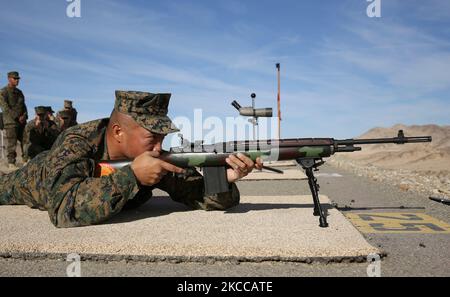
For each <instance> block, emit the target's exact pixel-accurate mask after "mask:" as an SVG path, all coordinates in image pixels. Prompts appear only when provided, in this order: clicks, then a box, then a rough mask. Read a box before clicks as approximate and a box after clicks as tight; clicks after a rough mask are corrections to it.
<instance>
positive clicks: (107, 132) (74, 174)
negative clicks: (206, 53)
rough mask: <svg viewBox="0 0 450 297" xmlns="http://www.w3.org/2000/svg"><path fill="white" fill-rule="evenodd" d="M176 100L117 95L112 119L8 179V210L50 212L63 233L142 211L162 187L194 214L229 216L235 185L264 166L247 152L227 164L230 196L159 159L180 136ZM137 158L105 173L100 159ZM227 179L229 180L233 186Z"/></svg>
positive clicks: (90, 126)
mask: <svg viewBox="0 0 450 297" xmlns="http://www.w3.org/2000/svg"><path fill="white" fill-rule="evenodd" d="M169 100H170V94H152V93H147V92H135V91H116V101H115V107H114V110H113V111H112V113H111V116H110V117H109V118H104V119H100V120H95V121H91V122H87V123H83V124H80V125H77V126H74V127H71V128H69V129H67V130H65V131H64V132H63V133H62V134H61V135H60V136H59V137H58V139H57V140H56V142H55V143H54V144H53V147H52V148H51V150H49V151H45V152H42V153H40V154H39V155H37V156H36V157H35V158H34V159H32V160H31V161H30V162H28V163H27V165H25V166H24V167H22V168H21V169H19V170H16V171H15V172H12V173H9V174H5V175H2V176H0V205H13V204H22V205H23V204H26V205H28V206H30V207H33V208H39V209H41V210H45V211H47V212H48V214H49V217H50V220H51V222H52V223H53V224H54V225H55V226H56V227H77V226H86V225H92V224H99V223H101V222H104V221H106V220H108V219H110V218H111V217H113V216H114V215H115V214H117V213H119V212H120V211H121V210H122V209H124V208H132V207H137V206H139V205H141V204H143V203H145V202H146V201H148V200H149V199H150V198H151V197H152V190H153V189H155V188H158V189H161V190H163V191H166V192H167V193H168V194H169V195H170V197H171V198H172V199H173V200H175V201H177V202H181V203H183V204H185V205H187V206H189V207H190V208H193V209H204V210H224V209H227V208H230V207H233V206H235V205H237V204H238V203H239V199H240V195H239V191H238V188H237V186H236V184H235V182H236V181H237V180H239V179H240V178H242V177H244V176H246V175H247V174H248V173H249V172H251V171H252V170H253V169H254V168H255V167H256V168H258V169H261V168H262V165H263V164H262V162H261V160H260V159H257V161H256V163H254V162H253V161H252V160H251V159H250V158H248V157H247V156H245V155H243V154H237V155H230V156H229V157H228V158H227V160H226V161H227V164H228V166H229V168H228V169H227V170H226V176H223V179H224V180H223V181H222V182H224V183H225V185H228V187H227V191H225V192H221V193H215V194H209V193H208V194H207V193H206V192H205V186H204V180H203V176H202V175H201V174H200V173H199V172H198V171H196V170H195V169H194V168H191V170H185V169H183V168H179V167H177V166H175V165H173V164H170V163H167V162H165V161H163V160H161V159H159V158H158V157H159V156H160V153H161V152H162V142H163V140H164V137H165V136H166V135H167V134H169V133H172V132H176V131H178V129H177V128H176V127H175V125H174V124H173V123H172V121H171V120H170V119H169V117H168V116H167V113H168V105H169ZM123 159H132V160H133V162H132V163H131V164H130V165H127V166H125V167H122V168H120V169H118V170H117V171H114V172H111V173H110V174H106V175H98V167H97V166H96V165H97V164H98V161H100V160H123ZM225 179H226V180H225Z"/></svg>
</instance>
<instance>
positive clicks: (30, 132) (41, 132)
mask: <svg viewBox="0 0 450 297" xmlns="http://www.w3.org/2000/svg"><path fill="white" fill-rule="evenodd" d="M39 112H42V110H37V111H36V113H37V114H40V113H39ZM44 114H45V110H44ZM45 121H46V122H47V125H46V126H44V124H41V125H39V126H36V120H32V121H29V122H28V123H27V125H26V126H25V132H24V136H23V147H24V161H28V160H30V159H33V158H34V157H36V156H37V155H38V154H39V153H41V152H43V151H47V150H49V149H51V147H52V145H53V143H54V142H55V141H56V138H57V137H58V135H59V133H60V130H59V128H58V126H57V125H56V123H55V122H53V121H51V120H45Z"/></svg>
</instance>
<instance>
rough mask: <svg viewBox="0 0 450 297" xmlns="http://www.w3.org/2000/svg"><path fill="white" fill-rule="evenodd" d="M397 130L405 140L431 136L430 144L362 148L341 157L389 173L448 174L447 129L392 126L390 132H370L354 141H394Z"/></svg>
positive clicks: (449, 134) (449, 128)
mask: <svg viewBox="0 0 450 297" xmlns="http://www.w3.org/2000/svg"><path fill="white" fill-rule="evenodd" d="M398 130H403V131H404V133H405V136H429V135H430V136H432V138H433V141H432V142H431V143H417V144H416V143H413V144H404V145H396V144H375V145H364V146H362V151H360V152H355V153H350V154H341V155H342V157H344V158H349V159H351V160H354V161H358V163H361V164H364V165H368V164H371V165H375V166H377V167H382V168H389V169H396V168H399V169H407V170H414V171H434V172H442V171H450V126H437V125H424V126H405V125H400V124H399V125H395V126H393V127H390V128H373V129H371V130H369V131H367V132H366V133H364V134H363V135H361V136H359V137H357V138H381V137H394V136H396V135H397V131H398Z"/></svg>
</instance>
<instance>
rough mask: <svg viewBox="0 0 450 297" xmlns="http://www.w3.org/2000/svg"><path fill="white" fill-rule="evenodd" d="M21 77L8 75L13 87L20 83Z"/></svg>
mask: <svg viewBox="0 0 450 297" xmlns="http://www.w3.org/2000/svg"><path fill="white" fill-rule="evenodd" d="M19 81H20V78H14V77H8V82H9V85H10V86H12V87H17V86H18V85H19Z"/></svg>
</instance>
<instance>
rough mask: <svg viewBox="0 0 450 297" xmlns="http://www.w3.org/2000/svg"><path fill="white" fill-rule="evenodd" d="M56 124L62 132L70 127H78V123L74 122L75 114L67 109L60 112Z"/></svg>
mask: <svg viewBox="0 0 450 297" xmlns="http://www.w3.org/2000/svg"><path fill="white" fill-rule="evenodd" d="M75 112H76V111H75ZM55 123H56V125H57V126H58V128H59V130H60V131H64V130H66V129H68V128H70V127H73V126H76V125H78V123H77V122H76V121H74V120H73V112H72V111H70V110H66V109H63V110H60V111H58V113H57V115H56V119H55Z"/></svg>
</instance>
